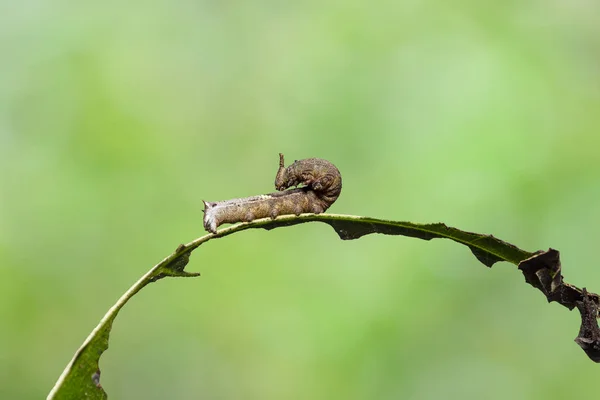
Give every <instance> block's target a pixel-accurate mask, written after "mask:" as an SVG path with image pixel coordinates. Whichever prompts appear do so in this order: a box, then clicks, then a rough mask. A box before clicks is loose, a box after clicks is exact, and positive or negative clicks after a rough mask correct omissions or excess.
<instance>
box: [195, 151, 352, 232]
mask: <svg viewBox="0 0 600 400" xmlns="http://www.w3.org/2000/svg"><path fill="white" fill-rule="evenodd" d="M298 185H302V187H299V188H296V189H289V190H286V189H288V188H291V187H293V186H298ZM275 189H277V190H278V192H274V193H270V194H264V195H259V196H252V197H244V198H240V199H231V200H225V201H218V202H207V201H204V200H203V202H204V229H206V230H207V231H209V232H212V233H216V232H217V227H218V226H219V225H221V224H225V223H236V222H250V221H253V220H255V219H258V218H267V217H271V218H275V217H277V216H278V215H286V214H295V215H300V214H302V213H315V214H320V213H322V212H324V211H325V210H327V209H328V208H329V206H331V205H332V204H333V202H334V201H336V199H337V198H338V196H339V195H340V192H341V191H342V175H341V174H340V171H339V170H338V169H337V168H336V166H335V165H333V164H332V163H330V162H329V161H327V160H322V159H320V158H307V159H305V160H298V161H295V162H294V163H293V164H292V165H290V166H289V167H287V168H286V167H285V165H284V159H283V154H281V153H279V169H278V170H277V176H276V177H275Z"/></svg>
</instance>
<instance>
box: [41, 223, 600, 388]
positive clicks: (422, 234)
mask: <svg viewBox="0 0 600 400" xmlns="http://www.w3.org/2000/svg"><path fill="white" fill-rule="evenodd" d="M312 221H318V222H323V223H326V224H328V225H330V226H331V227H332V228H333V229H335V231H336V232H337V234H338V235H339V237H340V238H341V239H342V240H352V239H358V238H360V237H362V236H364V235H368V234H371V233H380V234H384V235H402V236H409V237H414V238H419V239H423V240H431V239H435V238H442V239H450V240H453V241H455V242H457V243H460V244H463V245H465V246H467V247H468V248H469V249H470V250H471V252H472V253H473V255H474V256H475V257H476V258H477V259H478V260H479V261H480V262H481V263H483V264H484V265H486V266H488V267H491V266H492V265H494V263H496V262H498V261H507V262H509V263H512V264H515V265H519V269H520V270H521V271H522V272H523V274H524V276H525V279H526V282H527V283H529V284H531V285H532V286H534V287H536V288H537V289H539V290H540V291H542V292H543V293H544V294H545V295H546V297H547V299H548V301H556V302H558V303H560V304H562V305H563V306H565V307H568V308H569V309H572V308H573V307H577V308H578V309H579V310H580V312H581V314H582V326H581V328H580V335H579V336H578V338H577V340H576V341H577V343H578V344H580V346H581V347H582V348H583V349H584V350H585V351H586V353H587V354H588V356H589V357H590V358H591V359H592V360H594V361H596V362H600V355H599V354H600V329H599V328H598V325H597V323H596V321H595V318H596V317H597V315H598V306H599V304H600V297H599V296H598V295H597V294H594V293H588V292H587V291H585V289H584V290H581V289H579V288H577V287H575V286H573V285H570V284H567V283H565V282H564V281H563V280H562V275H561V267H560V259H559V254H558V252H557V251H556V250H552V249H550V250H549V251H547V252H528V251H525V250H521V249H519V248H518V247H516V246H514V245H512V244H510V243H507V242H504V241H502V240H500V239H497V238H495V237H493V236H491V235H482V234H478V233H472V232H466V231H461V230H459V229H456V228H452V227H448V226H446V225H445V224H442V223H435V224H415V223H412V222H401V221H388V220H382V219H375V218H368V217H359V216H353V215H337V214H302V215H299V216H295V215H284V216H280V217H278V218H276V219H270V218H265V219H260V220H255V221H252V222H247V223H240V224H237V225H234V226H231V227H228V228H225V229H221V230H220V231H218V232H217V233H215V234H208V235H204V236H202V237H200V238H198V239H196V240H194V241H193V242H191V243H189V244H187V245H180V246H179V247H178V248H177V250H175V252H174V253H173V254H171V255H170V256H169V257H167V258H165V259H164V260H163V261H161V262H160V263H159V264H157V265H156V266H155V267H153V268H152V269H151V270H150V271H148V273H146V274H145V275H144V276H142V277H141V278H140V279H139V280H138V281H137V282H136V283H135V284H134V285H133V286H132V287H131V288H130V289H129V290H128V291H127V292H126V293H125V294H124V295H123V296H121V298H120V299H119V300H118V301H117V303H116V304H115V305H114V306H113V307H111V309H110V310H109V311H108V312H107V314H106V315H105V316H104V318H102V320H101V321H100V323H99V324H98V326H97V327H96V328H95V329H94V330H93V331H92V332H91V333H90V335H89V336H88V338H87V339H86V340H85V341H84V343H83V345H82V346H81V347H80V348H79V349H78V350H77V352H76V353H75V356H74V357H73V359H72V360H71V362H70V363H69V364H68V365H67V367H66V368H65V370H64V371H63V373H62V375H61V376H60V378H59V379H58V381H57V382H56V384H55V386H54V388H53V389H52V391H51V392H50V394H49V395H48V399H74V398H76V399H105V398H106V397H107V395H106V392H105V391H104V389H103V388H102V386H101V385H100V370H99V368H98V362H99V359H100V356H101V355H102V353H103V352H104V351H105V350H106V349H107V348H108V340H109V335H110V330H111V328H112V323H113V321H114V320H115V318H116V316H117V314H118V312H119V311H120V310H121V308H123V306H124V305H125V304H126V303H127V301H129V299H131V298H132V297H133V296H134V295H135V294H136V293H137V292H139V291H140V290H141V289H142V288H144V287H145V286H146V285H147V284H149V283H152V282H155V281H157V280H159V279H161V278H164V277H192V276H198V275H199V274H198V273H189V272H186V271H185V270H184V269H185V267H186V265H187V263H188V261H189V257H190V254H191V252H192V251H194V250H195V249H196V248H198V246H200V245H201V244H203V243H205V242H207V241H209V240H212V239H218V238H222V237H225V236H229V235H231V234H233V233H237V232H241V231H244V230H246V229H255V228H264V229H269V230H270V229H274V228H280V227H284V226H292V225H298V224H302V223H306V222H312Z"/></svg>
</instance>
